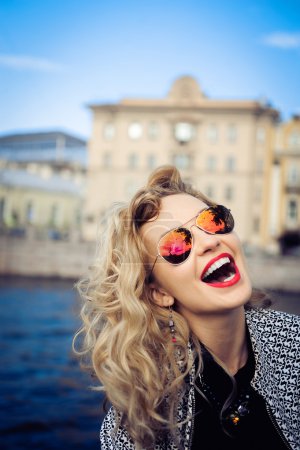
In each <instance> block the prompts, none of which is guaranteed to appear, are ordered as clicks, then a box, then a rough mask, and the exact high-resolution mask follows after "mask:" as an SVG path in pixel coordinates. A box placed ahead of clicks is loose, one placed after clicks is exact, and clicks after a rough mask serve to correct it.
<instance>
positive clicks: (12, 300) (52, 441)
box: [0, 278, 300, 450]
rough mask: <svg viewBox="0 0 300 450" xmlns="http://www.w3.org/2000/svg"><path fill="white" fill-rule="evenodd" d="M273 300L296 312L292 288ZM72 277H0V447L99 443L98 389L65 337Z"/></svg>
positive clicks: (75, 322)
mask: <svg viewBox="0 0 300 450" xmlns="http://www.w3.org/2000/svg"><path fill="white" fill-rule="evenodd" d="M274 295H275V298H276V300H277V303H276V304H275V308H277V309H281V310H285V311H288V312H292V313H296V314H300V298H299V295H298V294H297V293H293V294H292V293H291V294H287V293H280V292H279V293H278V292H277V293H274ZM78 306H79V301H78V297H77V295H76V292H75V290H74V289H73V283H72V282H71V281H60V280H54V281H53V280H41V279H26V278H8V279H4V278H0V350H1V368H0V381H1V383H0V390H1V395H0V432H1V438H0V448H1V449H2V450H6V449H7V450H24V449H26V450H27V449H28V450H29V449H30V450H32V449H39V450H68V449H70V450H71V449H72V450H79V449H80V450H92V449H93V450H94V449H97V448H98V449H99V448H100V445H99V438H98V433H99V427H100V424H101V420H102V417H103V413H102V408H101V403H102V397H101V394H99V393H98V392H95V391H92V390H91V389H90V388H89V386H91V385H93V384H94V383H95V381H94V380H92V379H91V377H90V375H89V374H87V373H85V372H83V371H82V370H81V369H80V367H79V363H78V360H77V358H76V357H74V355H73V354H72V349H71V344H72V338H73V335H74V333H75V331H76V330H77V329H78V327H79V325H80V321H79V318H78V310H79V308H78Z"/></svg>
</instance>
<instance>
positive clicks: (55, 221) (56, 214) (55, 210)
mask: <svg viewBox="0 0 300 450" xmlns="http://www.w3.org/2000/svg"><path fill="white" fill-rule="evenodd" d="M59 221H60V208H59V205H57V204H56V203H55V204H54V205H52V207H51V212H50V225H51V226H52V227H58V226H59Z"/></svg>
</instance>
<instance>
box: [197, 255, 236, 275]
mask: <svg viewBox="0 0 300 450" xmlns="http://www.w3.org/2000/svg"><path fill="white" fill-rule="evenodd" d="M228 263H230V259H229V258H228V256H224V258H220V259H218V261H216V262H214V263H213V264H212V265H211V266H210V267H209V268H208V269H207V271H206V272H205V274H204V275H203V278H206V277H208V275H210V274H211V273H213V272H214V271H215V270H217V269H219V268H220V267H222V266H224V264H228Z"/></svg>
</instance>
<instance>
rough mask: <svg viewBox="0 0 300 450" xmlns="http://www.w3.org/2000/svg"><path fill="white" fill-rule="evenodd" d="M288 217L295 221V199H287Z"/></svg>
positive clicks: (296, 211) (296, 206) (296, 209)
mask: <svg viewBox="0 0 300 450" xmlns="http://www.w3.org/2000/svg"><path fill="white" fill-rule="evenodd" d="M287 215H288V219H290V220H292V221H293V222H296V221H297V219H298V205H297V202H296V200H289V202H288V210H287Z"/></svg>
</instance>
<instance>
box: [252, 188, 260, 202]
mask: <svg viewBox="0 0 300 450" xmlns="http://www.w3.org/2000/svg"><path fill="white" fill-rule="evenodd" d="M253 197H254V200H255V201H257V202H260V201H261V199H262V190H261V187H260V186H256V188H255V189H254V195H253Z"/></svg>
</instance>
